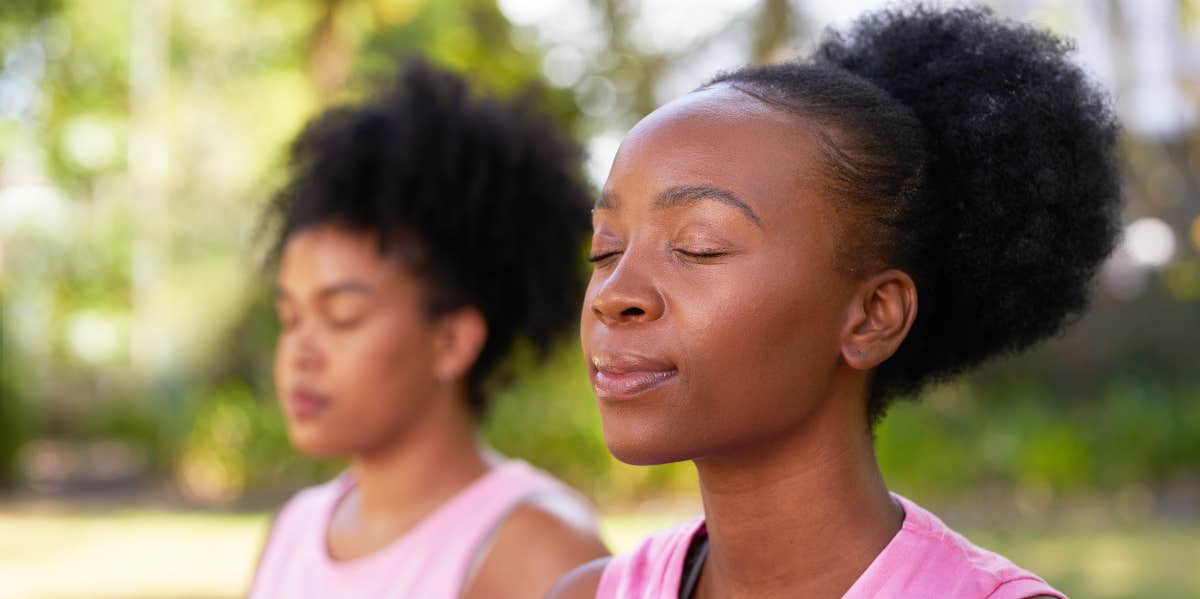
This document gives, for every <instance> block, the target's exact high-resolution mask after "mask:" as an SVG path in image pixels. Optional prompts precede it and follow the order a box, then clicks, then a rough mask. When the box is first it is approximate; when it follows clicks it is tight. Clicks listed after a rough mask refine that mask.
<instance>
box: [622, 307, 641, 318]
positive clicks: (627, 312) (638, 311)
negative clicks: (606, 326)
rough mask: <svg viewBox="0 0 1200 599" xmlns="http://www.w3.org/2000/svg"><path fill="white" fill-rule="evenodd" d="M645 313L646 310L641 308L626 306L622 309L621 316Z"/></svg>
mask: <svg viewBox="0 0 1200 599" xmlns="http://www.w3.org/2000/svg"><path fill="white" fill-rule="evenodd" d="M645 313H646V311H645V310H643V309H641V308H625V309H624V310H622V311H621V316H641V315H643V314H645Z"/></svg>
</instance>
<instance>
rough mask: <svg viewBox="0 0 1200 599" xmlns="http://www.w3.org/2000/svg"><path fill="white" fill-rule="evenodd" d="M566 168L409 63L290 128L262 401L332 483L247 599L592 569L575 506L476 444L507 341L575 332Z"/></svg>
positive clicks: (590, 534) (540, 130)
mask: <svg viewBox="0 0 1200 599" xmlns="http://www.w3.org/2000/svg"><path fill="white" fill-rule="evenodd" d="M578 154H579V153H578V151H577V150H576V148H575V147H574V146H573V145H572V144H571V143H569V142H568V141H566V140H565V139H564V138H563V137H562V136H560V135H559V134H558V133H557V132H556V131H555V130H554V129H553V128H552V127H551V126H550V125H549V123H547V122H545V121H544V120H543V119H541V118H538V117H536V116H534V115H532V114H529V113H528V111H527V110H526V109H524V108H522V107H520V106H517V105H512V104H508V103H503V102H500V101H497V100H493V99H488V98H477V97H474V96H472V95H470V94H469V93H468V90H467V87H466V84H465V82H463V81H462V80H461V79H460V78H458V77H457V76H455V75H452V74H451V73H448V72H444V71H441V70H438V69H436V68H434V67H432V66H429V65H427V64H425V63H422V62H414V63H412V64H410V65H409V66H408V67H406V68H405V69H404V71H403V72H402V73H401V74H400V76H399V78H398V80H397V82H396V84H395V86H394V87H393V88H391V89H388V90H386V93H383V94H380V95H379V96H376V97H374V98H372V99H371V100H370V101H368V102H364V103H363V104H361V105H358V106H353V107H345V108H337V109H333V110H330V111H329V112H327V113H325V114H323V115H322V116H320V117H319V118H317V119H316V120H315V121H313V122H312V123H310V124H309V125H308V127H307V128H306V129H305V131H304V133H303V134H302V135H301V136H300V138H299V140H298V141H297V142H296V144H295V146H294V147H293V156H292V173H291V179H290V182H289V184H288V185H287V186H285V187H284V188H283V190H282V191H281V192H280V193H279V194H278V196H277V197H276V200H275V205H274V209H275V211H276V214H277V215H278V217H279V220H280V222H281V225H280V234H279V241H278V253H279V268H278V277H277V281H276V287H277V302H276V309H277V311H278V314H279V319H280V323H281V325H282V330H281V332H280V335H279V343H278V347H277V349H276V360H275V384H276V389H277V391H278V395H279V399H280V402H281V404H282V407H283V411H284V414H285V416H286V418H287V425H288V434H289V436H290V438H291V441H292V443H293V444H294V445H295V446H296V448H297V449H299V450H300V451H302V452H304V453H306V454H309V455H314V456H321V457H327V458H328V457H338V458H345V459H347V460H348V462H349V469H348V470H347V471H346V472H345V473H343V474H342V475H341V476H338V477H337V478H335V479H334V480H332V481H329V482H327V483H325V484H322V485H318V486H315V487H311V488H308V489H305V490H303V491H301V492H300V493H298V494H297V495H296V496H295V497H293V498H292V499H291V500H290V501H289V502H288V503H287V505H285V506H284V507H283V509H282V510H280V512H279V514H278V515H277V516H276V518H275V520H274V522H273V524H272V527H271V531H270V533H269V535H268V539H267V542H266V546H265V548H264V550H263V555H262V557H261V560H260V563H259V567H258V570H257V572H256V574H255V578H254V582H253V586H252V588H251V592H250V597H252V598H254V599H259V598H262V599H267V598H281V597H287V598H289V599H303V598H306V597H321V598H328V597H339V598H340V597H347V598H349V597H364V598H366V597H370V598H372V599H374V598H383V597H388V598H402V597H412V598H418V599H454V598H459V597H464V598H468V599H475V598H478V599H485V598H486V599H506V598H513V599H518V598H519V599H526V598H533V599H536V598H540V597H542V596H543V595H544V594H545V592H546V590H547V589H548V588H549V587H550V586H551V585H552V584H553V583H554V581H555V580H557V579H558V578H559V577H561V576H562V575H563V573H565V572H566V571H568V570H570V569H571V568H573V567H575V566H577V565H579V564H581V563H584V562H586V561H588V560H590V559H593V558H596V557H599V556H601V555H606V554H607V551H606V550H605V549H604V546H603V545H602V544H601V543H600V541H599V540H598V537H597V535H596V530H595V522H594V518H593V517H592V514H591V510H590V507H589V506H588V505H587V503H586V502H585V501H583V500H582V498H580V497H579V496H578V494H576V493H575V492H574V491H572V490H570V489H568V488H567V487H566V486H565V485H563V484H562V483H559V482H558V481H556V480H554V479H553V478H551V477H550V476H549V475H548V474H546V473H544V472H542V471H540V470H538V469H536V468H534V467H532V466H530V465H529V464H527V463H525V462H523V461H521V460H515V459H509V458H505V457H503V456H500V455H498V454H497V453H496V452H494V451H492V450H490V449H489V448H488V447H486V445H485V444H484V443H483V442H482V441H481V440H480V439H479V438H478V437H479V434H478V430H477V429H478V426H479V421H480V419H481V418H482V417H483V416H484V409H485V407H486V402H487V400H488V393H487V390H488V387H487V383H488V381H489V375H491V374H492V373H493V371H494V370H495V369H496V366H497V364H498V363H499V362H500V361H501V360H503V359H504V357H505V356H506V355H507V354H508V353H509V352H510V350H511V349H512V348H513V345H514V343H515V342H516V340H517V339H518V338H524V339H527V340H528V341H530V342H532V344H533V345H534V346H536V347H539V348H541V349H543V350H545V349H548V348H549V346H550V344H551V343H552V342H553V341H555V340H556V339H558V338H559V336H560V335H561V334H563V333H565V332H566V329H568V328H569V325H570V324H571V323H572V322H573V319H574V315H575V310H576V306H577V305H578V304H577V301H578V290H579V289H580V288H581V286H582V285H581V283H582V282H581V281H580V280H579V279H580V277H579V276H578V273H579V269H578V264H577V261H578V256H579V251H580V245H581V244H582V242H583V239H584V237H583V235H584V234H585V232H586V229H587V205H588V196H587V192H586V189H585V188H584V186H583V184H582V183H581V181H580V178H579V176H578V171H579V160H578ZM549 400H550V398H547V401H549Z"/></svg>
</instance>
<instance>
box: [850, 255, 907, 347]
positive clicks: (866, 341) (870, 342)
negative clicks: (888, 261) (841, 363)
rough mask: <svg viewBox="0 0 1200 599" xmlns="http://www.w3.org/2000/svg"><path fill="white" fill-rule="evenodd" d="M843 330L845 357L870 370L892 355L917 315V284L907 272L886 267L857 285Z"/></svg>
mask: <svg viewBox="0 0 1200 599" xmlns="http://www.w3.org/2000/svg"><path fill="white" fill-rule="evenodd" d="M848 316H849V317H848V318H847V320H846V327H845V329H844V331H843V333H842V348H841V349H842V359H844V360H845V361H846V363H847V364H849V365H850V366H851V367H852V368H855V369H858V370H870V369H872V368H875V367H876V366H878V365H880V364H881V363H883V361H884V360H887V359H888V358H890V357H892V354H894V353H896V350H897V349H899V348H900V343H901V342H903V341H904V338H905V337H907V336H908V331H909V329H911V328H912V323H913V320H915V319H916V317H917V286H916V284H915V283H913V280H912V277H910V276H908V274H907V273H905V272H903V271H899V270H895V269H890V270H885V271H883V272H881V273H879V274H877V275H875V276H873V277H871V278H869V279H867V280H866V281H863V283H862V284H861V285H860V286H859V287H858V290H857V291H856V292H855V294H854V299H853V301H852V303H851V304H850V312H849V315H848Z"/></svg>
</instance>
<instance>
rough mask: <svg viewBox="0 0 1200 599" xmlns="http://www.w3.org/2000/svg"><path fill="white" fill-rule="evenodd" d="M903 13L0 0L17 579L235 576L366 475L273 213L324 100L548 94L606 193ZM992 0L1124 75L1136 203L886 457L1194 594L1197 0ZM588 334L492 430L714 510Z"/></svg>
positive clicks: (1198, 486) (1199, 261) (495, 417)
mask: <svg viewBox="0 0 1200 599" xmlns="http://www.w3.org/2000/svg"><path fill="white" fill-rule="evenodd" d="M880 4H881V3H880V2H874V1H869V0H839V1H838V2H818V1H795V0H792V1H789V0H761V1H754V0H642V1H636V0H204V1H202V2H182V1H172V0H0V488H2V490H0V597H214V598H215V597H235V596H238V595H240V594H242V593H243V591H244V589H245V587H246V584H247V583H248V581H249V575H250V572H251V570H252V568H253V565H254V560H255V559H256V556H257V553H258V549H259V546H260V544H261V542H262V537H263V533H264V531H265V527H266V523H267V519H268V517H269V514H270V512H271V510H272V509H274V508H276V507H278V506H279V505H280V504H281V502H282V501H284V500H285V499H286V497H287V496H288V495H290V494H291V493H292V492H294V491H295V490H297V489H298V488H300V487H302V486H304V485H308V484H312V483H314V482H317V481H322V480H324V479H326V478H328V477H330V476H331V475H333V474H334V473H336V472H337V471H338V469H339V468H340V467H341V465H340V464H336V463H321V462H314V461H310V460H307V459H304V458H302V457H300V456H298V455H297V454H296V453H295V452H293V451H292V450H291V448H290V447H289V445H288V441H287V437H286V432H285V430H284V425H283V420H282V418H281V416H280V414H279V412H278V409H277V407H276V404H275V401H274V391H273V389H272V385H271V378H270V363H271V359H272V352H273V343H274V337H275V334H276V330H277V323H276V321H275V317H274V315H273V312H272V308H271V301H270V299H271V298H270V293H269V291H270V283H271V280H270V273H268V272H266V271H264V270H263V269H262V267H261V266H260V264H261V261H260V258H261V256H262V253H263V249H264V239H263V238H262V235H261V234H259V231H258V225H259V221H258V215H259V212H260V210H261V208H262V207H263V206H264V203H265V201H266V200H267V198H268V197H269V195H270V194H271V192H272V190H273V189H274V188H275V187H276V186H277V185H278V184H279V183H280V181H281V178H282V175H283V166H284V164H285V162H286V149H287V144H288V142H289V141H290V140H291V139H292V138H293V137H294V136H295V135H296V134H297V133H298V131H299V129H300V128H301V127H302V125H303V124H304V122H305V121H306V120H307V119H308V118H310V117H311V116H313V115H314V114H316V113H317V112H318V111H319V110H321V109H322V108H323V107H326V106H329V105H331V104H336V103H339V102H345V101H352V100H353V99H355V98H358V97H361V96H362V95H363V94H364V93H366V92H368V91H369V90H370V89H371V86H372V82H374V81H378V79H379V78H380V77H384V76H386V75H387V73H388V71H389V69H391V68H392V67H393V66H394V65H395V64H396V60H397V58H398V57H403V56H405V55H409V54H411V53H414V52H421V53H424V54H426V55H427V56H429V57H430V58H432V59H433V60H435V61H437V62H439V63H442V64H444V65H448V66H451V67H453V68H456V69H459V70H461V71H463V72H465V73H467V74H468V75H469V76H470V77H471V78H472V79H474V80H475V81H476V82H477V83H478V89H480V90H482V91H488V92H493V93H500V94H512V93H517V92H518V91H520V90H522V89H525V88H526V87H527V86H529V85H535V86H536V88H535V92H534V93H535V96H536V97H537V98H538V99H539V102H540V103H541V105H542V106H543V107H544V109H545V110H546V111H548V112H549V113H550V114H552V115H553V116H554V117H555V118H556V119H557V120H558V121H559V122H560V123H561V124H562V126H563V127H564V128H566V129H567V130H569V131H570V132H571V133H572V134H573V135H574V136H575V137H576V138H577V139H578V140H579V141H580V142H581V143H582V144H584V145H585V147H586V148H587V149H588V153H589V159H588V163H587V173H588V177H589V178H590V179H591V181H592V182H593V183H596V184H599V183H600V182H602V181H603V179H604V177H605V175H606V172H607V169H608V166H609V163H610V161H611V159H612V156H613V153H614V152H615V150H616V147H617V145H618V143H619V141H620V139H621V135H622V134H623V132H624V131H626V130H627V129H628V128H629V127H630V126H632V125H633V124H634V123H635V122H637V120H638V119H639V118H640V117H641V116H643V115H645V114H646V113H648V112H649V111H650V110H652V109H653V108H654V107H656V106H658V105H660V104H662V103H663V102H666V101H668V100H670V99H672V98H674V97H676V96H678V95H681V94H683V93H686V92H687V91H689V90H690V89H692V88H694V87H695V86H697V85H699V84H700V83H703V82H704V81H705V80H706V79H708V78H709V77H710V76H711V75H713V74H714V73H715V72H716V71H718V70H720V69H725V68H732V67H736V66H739V65H741V64H744V63H746V62H751V61H770V60H778V59H782V58H786V57H788V56H792V55H796V54H799V53H802V52H804V51H806V50H807V49H808V48H810V47H811V46H812V44H813V42H814V40H815V39H816V37H817V36H818V35H819V34H820V31H821V29H822V28H824V27H825V26H827V25H829V24H845V23H847V22H848V21H849V20H850V19H852V18H853V17H854V16H855V15H857V14H859V13H861V12H862V11H863V10H865V9H869V8H871V7H875V6H878V5H880ZM989 4H991V5H993V6H994V7H995V8H996V10H997V11H998V12H999V13H1000V14H1003V15H1007V16H1012V17H1016V18H1021V19H1030V20H1033V21H1036V22H1038V23H1040V24H1041V25H1043V26H1045V27H1048V28H1050V29H1053V30H1055V31H1058V32H1061V33H1063V34H1066V35H1069V36H1072V37H1074V38H1075V39H1076V40H1077V42H1078V50H1079V51H1078V58H1079V60H1080V62H1081V63H1082V64H1083V65H1084V66H1085V68H1086V69H1087V70H1088V71H1089V72H1090V73H1091V74H1092V75H1093V77H1095V78H1096V79H1097V80H1098V81H1100V82H1102V83H1103V84H1104V85H1106V86H1107V87H1108V88H1109V89H1110V90H1112V92H1113V94H1114V96H1115V101H1116V106H1117V108H1118V110H1119V111H1120V113H1121V115H1122V118H1123V120H1124V123H1125V131H1124V137H1123V139H1122V156H1123V160H1124V167H1125V169H1126V177H1127V178H1126V185H1127V195H1128V209H1127V213H1126V215H1125V217H1126V222H1127V227H1126V229H1125V235H1124V240H1123V242H1122V245H1121V247H1120V249H1119V250H1118V251H1117V253H1116V254H1115V255H1114V256H1113V258H1112V259H1111V260H1110V261H1109V263H1108V264H1107V265H1106V267H1105V269H1104V272H1103V274H1102V277H1101V280H1100V281H1099V284H1098V287H1097V291H1096V302H1095V307H1094V309H1093V310H1092V311H1091V312H1090V313H1089V315H1087V316H1086V317H1085V318H1083V319H1082V321H1080V322H1079V323H1077V325H1076V326H1075V327H1074V328H1072V329H1071V330H1070V332H1069V333H1067V334H1066V335H1063V336H1062V337H1061V338H1058V339H1056V340H1054V341H1053V342H1051V343H1048V344H1045V345H1044V346H1042V347H1041V348H1040V349H1038V350H1037V351H1034V352H1032V353H1029V354H1027V355H1024V356H1022V357H1020V358H1017V359H1010V360H1005V361H1002V362H998V363H996V364H993V365H991V366H989V367H988V368H986V369H985V370H984V371H982V372H979V373H978V374H976V375H974V376H972V377H970V378H969V379H966V380H962V381H959V382H957V383H954V384H953V385H950V386H947V387H943V388H939V389H935V390H933V391H931V392H930V393H928V394H927V395H926V397H925V398H924V399H923V401H922V402H920V403H918V404H911V403H905V404H902V405H899V406H897V407H896V408H894V409H893V410H892V412H891V414H890V415H889V417H888V418H887V419H886V421H885V422H884V424H883V425H882V427H881V429H880V430H879V440H878V448H879V453H880V459H881V462H882V465H883V468H884V472H885V474H886V476H887V479H888V482H889V484H890V485H891V486H892V488H893V489H894V490H896V491H898V492H900V493H902V494H906V495H908V496H910V497H913V498H915V499H917V500H919V501H921V502H922V503H924V504H926V505H928V506H930V507H932V508H934V509H935V511H939V512H940V513H942V514H943V515H944V517H945V519H946V520H947V521H948V522H949V523H950V524H951V525H952V526H954V527H956V528H959V529H961V530H963V531H964V532H965V533H967V534H968V536H970V537H972V538H973V539H974V540H975V541H976V542H977V543H979V544H981V545H984V546H987V547H990V548H992V549H995V550H998V551H1000V552H1002V553H1005V554H1007V555H1009V556H1010V557H1011V558H1013V559H1014V561H1016V562H1018V563H1020V564H1022V565H1025V566H1027V567H1029V568H1031V569H1033V570H1035V571H1037V572H1039V573H1040V574H1042V575H1043V576H1045V577H1046V578H1048V579H1049V580H1050V581H1051V582H1052V583H1054V584H1056V585H1057V586H1059V587H1060V588H1062V589H1063V590H1064V591H1066V592H1068V593H1072V594H1074V595H1075V596H1078V597H1097V598H1131V597H1156V598H1164V597H1200V174H1198V173H1200V128H1198V125H1197V116H1198V115H1197V108H1198V106H1200V0H1007V1H994V2H989ZM581 268H583V265H582V264H581ZM578 355H579V354H578V347H577V342H576V341H575V340H574V339H567V340H564V342H563V345H562V348H561V350H560V351H559V352H558V353H557V354H555V356H554V357H553V359H552V360H551V363H550V365H549V366H548V367H546V368H542V369H537V370H534V369H531V368H530V367H529V366H528V360H524V359H523V358H521V357H518V358H517V359H516V368H517V369H518V370H519V371H520V372H522V376H520V377H519V378H518V382H517V383H516V384H515V385H513V386H510V387H507V388H504V389H501V390H500V391H499V400H498V401H497V402H496V404H495V407H494V409H493V410H492V412H491V415H490V418H489V420H488V422H487V425H486V431H487V436H488V438H489V439H490V440H491V442H492V443H493V444H494V445H495V446H496V447H497V448H498V449H500V450H501V451H504V452H506V453H509V454H512V455H515V456H520V457H523V458H525V459H527V460H529V461H531V462H533V463H535V464H537V465H540V466H542V467H544V468H546V469H548V470H551V471H552V472H554V473H556V474H558V475H560V476H562V477H564V478H566V479H567V480H568V481H570V482H571V483H573V484H575V485H576V486H577V487H579V488H581V489H583V490H584V491H585V492H587V493H589V494H590V495H591V496H592V497H594V498H595V499H596V500H597V501H599V502H600V504H601V505H603V506H604V507H605V514H606V516H605V519H604V532H605V535H606V538H607V539H608V540H609V542H610V544H612V545H613V546H614V547H615V548H616V549H621V548H625V547H628V546H629V545H630V544H631V543H632V542H633V541H634V540H635V539H637V538H638V537H639V536H641V535H642V534H644V533H646V532H648V531H649V530H651V529H654V528H658V527H661V526H665V525H667V524H670V523H672V522H674V521H677V520H679V519H682V518H685V517H690V516H691V515H694V514H695V513H697V512H698V509H699V507H698V503H697V498H696V488H695V481H694V478H695V475H694V471H693V469H692V467H691V466H690V465H689V464H681V465H673V466H666V467H660V468H633V467H627V466H623V465H621V464H619V463H617V462H615V461H614V460H613V459H612V458H611V457H610V456H609V455H608V453H607V451H606V450H605V448H604V444H603V440H602V438H601V436H600V427H599V422H598V417H597V414H596V411H595V408H594V406H593V403H592V399H591V395H590V391H589V388H588V386H587V381H586V374H585V372H584V369H583V367H582V364H581V360H579V359H578Z"/></svg>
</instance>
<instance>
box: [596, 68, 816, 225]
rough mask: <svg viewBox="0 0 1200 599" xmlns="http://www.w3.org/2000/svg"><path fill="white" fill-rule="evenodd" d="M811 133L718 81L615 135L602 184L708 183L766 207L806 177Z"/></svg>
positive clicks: (614, 188)
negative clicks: (615, 148)
mask: <svg viewBox="0 0 1200 599" xmlns="http://www.w3.org/2000/svg"><path fill="white" fill-rule="evenodd" d="M813 139H814V138H813V135H812V132H811V131H810V128H809V127H808V126H807V125H806V124H805V123H804V122H803V120H802V119H801V118H799V117H798V116H797V115H795V114H793V113H788V112H785V111H783V110H781V109H778V108H775V107H772V106H770V105H768V104H766V103H764V102H762V101H760V100H758V99H755V98H753V97H751V96H749V95H747V94H745V93H743V92H740V91H738V90H736V89H734V88H732V87H730V86H728V85H718V86H714V87H712V88H708V89H704V90H700V91H696V92H693V93H691V94H688V95H686V96H684V97H682V98H679V99H677V100H675V101H673V102H671V103H669V104H667V105H665V106H663V107H662V108H659V109H658V110H656V111H654V112H653V113H651V114H650V115H649V116H647V117H646V118H645V119H643V120H642V121H641V122H639V123H638V124H637V126H635V127H634V128H633V130H631V131H630V132H629V134H628V135H627V136H626V137H625V139H624V141H622V143H621V148H620V150H619V151H618V152H617V156H616V158H615V159H614V161H613V168H612V171H611V174H610V175H609V180H608V182H607V183H606V185H605V188H606V191H607V192H612V193H617V192H620V193H621V195H622V196H625V195H628V194H629V193H633V194H636V195H642V192H646V193H651V194H652V193H654V191H655V190H658V189H666V188H669V187H672V186H676V185H695V184H710V185H713V186H716V187H720V188H724V189H729V190H731V191H733V192H734V193H737V194H739V195H740V196H745V198H744V199H747V201H750V202H753V203H754V204H756V206H755V208H756V209H758V208H759V207H761V208H763V209H766V210H768V211H770V209H771V208H772V207H771V206H770V205H769V204H772V203H774V202H772V201H771V200H772V199H774V200H776V201H782V200H784V199H785V198H788V199H794V198H795V196H796V195H797V193H799V192H802V191H803V190H804V189H805V188H807V187H809V186H810V185H809V184H810V182H812V181H813V179H814V178H813V177H812V175H813V174H814V168H815V167H816V164H817V163H816V161H815V160H814V157H815V154H814V149H815V146H814V144H813ZM635 187H636V188H637V189H633V188H635Z"/></svg>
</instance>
